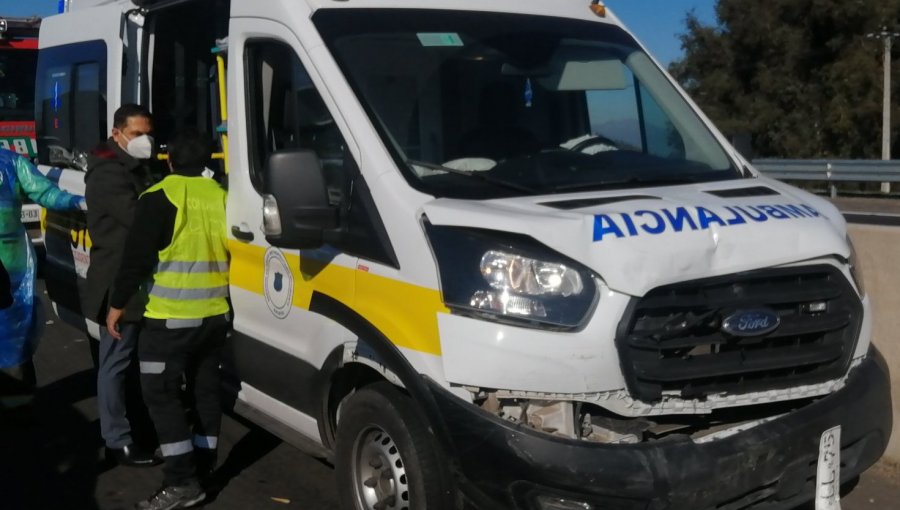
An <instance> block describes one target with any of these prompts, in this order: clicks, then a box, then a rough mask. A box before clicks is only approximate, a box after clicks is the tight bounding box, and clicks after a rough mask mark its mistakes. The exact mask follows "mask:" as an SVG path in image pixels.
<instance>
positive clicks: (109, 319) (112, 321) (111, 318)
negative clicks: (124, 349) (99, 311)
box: [106, 308, 125, 340]
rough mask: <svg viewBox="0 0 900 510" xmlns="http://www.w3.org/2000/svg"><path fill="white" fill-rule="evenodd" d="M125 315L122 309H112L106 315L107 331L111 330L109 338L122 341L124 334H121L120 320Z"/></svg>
mask: <svg viewBox="0 0 900 510" xmlns="http://www.w3.org/2000/svg"><path fill="white" fill-rule="evenodd" d="M124 313H125V312H124V311H123V310H122V309H121V308H110V309H109V312H108V313H107V314H106V329H108V330H109V336H111V337H113V338H115V339H116V340H121V339H122V333H119V320H121V319H122V315H123V314H124Z"/></svg>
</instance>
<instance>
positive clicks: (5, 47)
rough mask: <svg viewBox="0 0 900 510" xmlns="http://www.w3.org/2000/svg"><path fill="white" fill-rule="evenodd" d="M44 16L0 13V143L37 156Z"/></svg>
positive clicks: (4, 146)
mask: <svg viewBox="0 0 900 510" xmlns="http://www.w3.org/2000/svg"><path fill="white" fill-rule="evenodd" d="M40 26H41V19H40V18H37V17H33V18H4V17H0V147H2V148H4V149H10V150H14V151H16V152H18V153H20V154H25V155H28V156H35V155H36V153H37V142H36V141H35V138H34V70H35V68H36V66H37V56H38V39H37V37H38V29H39V28H40Z"/></svg>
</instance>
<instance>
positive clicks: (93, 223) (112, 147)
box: [81, 139, 153, 324]
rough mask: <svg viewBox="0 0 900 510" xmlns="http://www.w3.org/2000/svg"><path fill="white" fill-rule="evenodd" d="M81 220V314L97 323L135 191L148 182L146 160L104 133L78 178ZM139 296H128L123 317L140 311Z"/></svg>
mask: <svg viewBox="0 0 900 510" xmlns="http://www.w3.org/2000/svg"><path fill="white" fill-rule="evenodd" d="M84 181H85V199H86V200H87V206H88V210H87V225H88V232H90V234H91V242H92V246H91V265H90V267H89V268H88V273H87V285H86V288H84V289H83V292H82V293H81V301H82V302H81V305H82V308H83V310H82V311H83V312H84V315H85V317H87V318H90V319H93V320H95V321H97V322H98V323H100V324H103V323H104V322H105V320H106V311H107V309H108V308H109V303H108V301H109V294H110V291H111V290H112V289H111V287H112V285H113V280H114V279H115V276H116V272H117V271H118V270H119V265H120V264H121V262H122V253H123V252H124V250H125V241H126V239H127V238H128V231H129V230H130V229H131V225H132V222H133V220H134V210H135V205H136V204H137V199H138V196H140V194H141V193H142V192H143V191H144V190H146V189H147V188H148V187H150V186H151V185H152V184H153V179H152V177H151V174H150V172H149V170H148V169H147V167H146V165H144V164H142V163H141V162H140V161H138V160H137V159H135V158H133V157H131V156H130V155H129V154H128V153H126V152H125V151H123V150H122V149H121V148H120V147H119V144H117V143H116V142H115V141H114V140H112V139H109V140H107V141H105V142H103V143H101V144H100V145H98V146H97V147H96V148H94V150H93V151H91V154H90V156H88V171H87V175H86V176H85V178H84ZM144 304H145V303H144V299H142V297H141V296H135V297H134V298H132V299H131V300H130V301H129V302H128V305H127V306H126V307H125V317H124V320H125V321H126V322H137V321H139V320H141V317H143V315H144Z"/></svg>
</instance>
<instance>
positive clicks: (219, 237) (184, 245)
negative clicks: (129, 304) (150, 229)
mask: <svg viewBox="0 0 900 510" xmlns="http://www.w3.org/2000/svg"><path fill="white" fill-rule="evenodd" d="M159 190H162V191H163V192H164V193H165V195H166V198H167V199H168V200H169V202H171V203H172V205H174V206H175V208H176V209H177V211H178V212H177V213H176V215H175V225H174V227H175V228H174V231H173V234H172V243H171V244H170V245H169V246H168V247H166V249H164V250H161V251H160V252H159V263H158V264H157V266H156V272H155V273H154V274H153V282H152V283H151V284H150V285H149V288H148V294H149V299H148V301H147V309H146V311H145V313H144V316H146V317H148V318H151V319H165V320H169V319H202V318H206V317H212V316H214V315H221V314H225V313H227V312H228V311H229V307H228V301H227V299H226V298H227V297H228V250H227V244H226V243H227V237H226V236H227V234H226V228H225V223H226V220H225V191H224V190H223V189H222V188H221V187H220V186H219V185H218V184H217V183H216V182H215V181H213V180H212V179H207V178H205V177H187V176H183V175H169V176H168V177H166V178H165V179H163V181H162V182H160V183H159V184H157V185H156V186H153V187H152V188H150V189H149V190H147V191H146V193H152V192H155V191H159Z"/></svg>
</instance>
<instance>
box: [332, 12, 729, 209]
mask: <svg viewBox="0 0 900 510" xmlns="http://www.w3.org/2000/svg"><path fill="white" fill-rule="evenodd" d="M314 21H315V23H316V25H317V27H318V28H319V30H320V32H321V33H322V35H323V37H324V39H325V42H326V44H327V45H328V46H329V49H330V50H331V52H332V54H333V55H334V56H335V58H336V60H337V62H338V65H339V66H341V68H342V70H343V71H344V73H345V75H346V76H347V78H348V80H349V82H350V84H351V86H352V87H353V88H354V90H355V92H356V94H357V96H358V97H359V99H360V101H361V102H362V103H363V105H364V107H365V108H366V110H367V111H368V113H369V115H370V116H371V118H372V120H373V122H374V124H375V126H376V128H377V129H378V130H379V132H380V134H381V136H382V138H383V140H384V142H385V145H386V146H387V147H388V149H389V150H390V151H391V152H392V154H393V156H394V157H395V159H396V160H397V163H398V165H399V166H400V169H401V171H403V173H404V175H405V176H406V178H407V179H408V180H409V182H410V184H411V185H413V186H414V187H415V188H417V189H419V190H422V191H424V192H426V193H429V194H432V195H435V196H444V197H455V198H494V197H507V196H520V195H524V194H550V193H564V192H571V191H576V190H577V191H584V190H594V189H597V190H602V189H610V188H615V187H619V188H621V187H638V186H652V185H659V184H678V183H690V182H705V181H715V180H726V179H736V178H740V177H741V173H740V172H739V171H738V170H737V169H736V168H735V167H734V165H733V163H732V160H731V159H730V158H729V157H728V155H727V154H726V152H725V150H724V149H723V147H722V146H721V145H720V144H719V142H718V141H717V140H716V138H715V137H714V136H713V134H712V132H711V131H710V130H709V129H708V128H707V126H706V125H705V124H704V123H703V122H702V121H701V120H700V118H699V117H698V116H697V114H696V113H695V112H694V110H693V109H692V108H691V107H690V106H689V105H688V103H687V102H686V101H685V100H684V98H683V97H682V96H681V95H680V94H679V93H678V91H677V90H676V89H675V88H674V87H673V86H672V84H671V83H670V82H669V80H668V78H667V77H666V76H665V75H664V74H663V73H662V72H661V71H660V70H659V68H658V67H657V66H656V64H654V63H653V62H652V61H651V59H650V58H649V57H648V56H647V55H646V54H645V53H644V52H643V51H642V50H641V49H640V48H639V47H638V45H637V44H636V43H635V42H634V40H633V39H632V38H631V37H630V36H629V35H628V34H627V33H625V32H624V31H623V30H621V29H620V28H618V27H616V26H614V25H610V24H606V23H596V22H588V21H579V20H572V19H562V18H547V17H539V16H529V15H518V14H496V13H484V12H478V13H474V12H463V11H439V10H406V9H389V10H388V9H325V10H321V11H319V12H317V13H316V15H315V17H314Z"/></svg>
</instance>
